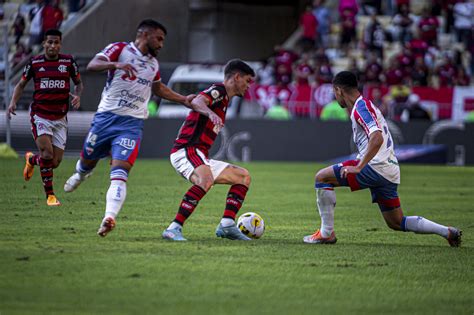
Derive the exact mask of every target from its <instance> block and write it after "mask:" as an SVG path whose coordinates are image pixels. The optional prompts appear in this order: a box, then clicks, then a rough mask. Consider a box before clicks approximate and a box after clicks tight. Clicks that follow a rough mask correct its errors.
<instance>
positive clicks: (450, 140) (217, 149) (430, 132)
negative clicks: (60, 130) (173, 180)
mask: <svg viewBox="0 0 474 315" xmlns="http://www.w3.org/2000/svg"><path fill="white" fill-rule="evenodd" d="M4 115H5V112H4V111H0V117H2V118H3V117H5V116H4ZM68 117H69V118H68V121H69V135H68V144H67V148H66V154H67V155H68V156H78V154H79V151H80V150H81V148H82V144H83V141H84V138H85V136H86V134H87V131H88V128H89V125H90V122H91V120H92V117H93V113H77V112H71V113H70V114H69V115H68ZM182 122H183V120H182V119H157V118H151V119H148V120H146V122H145V130H144V139H143V142H142V143H141V148H140V155H139V156H140V157H142V158H168V156H169V152H170V149H171V147H172V144H173V141H174V139H175V137H176V136H177V134H178V130H179V128H180V127H181V124H182ZM11 127H12V146H13V148H14V149H15V150H17V151H18V152H19V153H22V152H25V151H27V150H33V149H35V145H34V142H33V139H32V137H31V132H30V128H31V126H30V122H29V115H28V113H27V112H24V111H23V112H21V111H19V112H18V113H17V115H16V116H14V117H13V119H12V120H11ZM389 128H390V131H391V133H392V136H393V140H394V142H395V144H396V148H397V147H398V148H400V149H404V150H401V153H400V154H402V155H403V156H405V157H407V156H408V157H410V159H411V162H423V163H430V162H431V163H433V162H435V163H442V164H444V162H443V161H445V162H446V164H455V165H464V164H471V165H474V123H469V124H468V123H464V122H461V121H453V120H441V121H438V122H434V123H432V122H415V121H413V122H409V123H394V122H391V121H389ZM4 141H5V119H0V142H4ZM417 144H418V145H425V146H424V147H423V146H421V147H420V146H418V147H414V146H412V147H402V145H417ZM435 144H443V145H445V146H444V148H443V147H439V146H438V147H433V146H431V147H427V145H435ZM418 149H420V150H421V151H420V154H421V153H423V154H426V153H427V152H433V151H437V153H436V154H444V160H443V158H442V159H440V156H438V158H435V159H433V156H432V155H428V156H427V157H426V159H424V160H423V158H422V159H421V160H419V159H412V158H413V154H416V150H418ZM435 149H436V150H435ZM354 150H355V147H354V144H353V142H352V138H351V124H350V122H321V121H316V120H291V121H271V120H238V119H235V120H229V121H227V122H226V124H225V127H224V129H223V130H222V131H221V132H220V134H219V136H218V137H217V139H216V142H215V144H214V147H213V148H212V150H211V155H212V157H213V158H216V159H221V160H229V161H256V160H267V161H313V162H315V161H329V160H334V159H336V158H338V157H343V156H346V155H350V154H351V153H353V152H354ZM443 152H444V153H443ZM403 156H402V157H403ZM410 159H407V161H410Z"/></svg>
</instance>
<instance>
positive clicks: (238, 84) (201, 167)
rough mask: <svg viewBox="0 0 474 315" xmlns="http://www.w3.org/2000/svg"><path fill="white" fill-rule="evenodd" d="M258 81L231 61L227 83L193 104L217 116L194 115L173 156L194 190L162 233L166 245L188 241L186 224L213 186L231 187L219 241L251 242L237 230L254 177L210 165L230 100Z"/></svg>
mask: <svg viewBox="0 0 474 315" xmlns="http://www.w3.org/2000/svg"><path fill="white" fill-rule="evenodd" d="M254 76H255V73H254V71H253V69H252V68H251V67H250V66H249V65H247V64H246V63H245V62H243V61H241V60H238V59H234V60H230V61H229V62H228V63H227V65H226V66H225V69H224V82H223V83H221V84H214V85H212V86H211V87H209V88H208V89H206V90H204V91H202V92H201V93H199V95H198V96H197V97H196V98H195V99H193V101H192V104H195V105H196V106H203V107H207V108H209V109H210V110H211V113H213V114H214V115H212V116H210V115H203V114H200V113H198V112H196V111H191V112H190V113H189V115H188V117H187V118H186V120H185V121H184V123H183V125H182V127H181V129H180V131H179V135H178V137H177V138H176V140H175V143H174V146H173V149H172V150H171V155H170V161H171V164H172V165H173V167H174V168H175V170H176V172H177V173H178V174H180V175H181V176H183V177H184V178H186V179H187V180H189V181H190V182H191V183H192V184H193V186H192V187H191V188H190V189H189V190H188V191H187V192H186V194H185V195H184V197H183V200H182V201H181V204H180V206H179V210H178V213H177V214H176V217H175V219H174V220H173V222H171V224H170V225H169V226H168V228H167V229H166V230H165V231H164V232H163V234H162V236H163V238H164V239H167V240H173V241H186V239H185V238H184V237H183V235H182V228H183V224H184V222H185V221H186V219H187V218H188V217H189V216H190V215H191V214H192V213H193V211H194V209H195V208H196V207H197V205H198V203H199V201H200V200H201V199H202V198H203V197H204V196H205V195H206V193H207V192H208V191H209V190H210V189H211V187H212V186H213V185H214V184H227V185H231V187H230V189H229V193H228V194H227V200H226V206H225V210H224V215H223V217H222V220H221V222H220V223H219V225H218V226H217V229H216V235H217V236H218V237H223V238H228V239H231V240H245V241H247V240H250V238H248V237H247V236H245V235H244V234H242V233H241V232H240V230H239V229H238V228H237V226H236V224H235V216H236V214H237V212H238V211H239V209H240V207H242V203H243V202H244V199H245V195H246V194H247V191H248V189H249V185H250V175H249V172H248V171H247V170H246V169H244V168H241V167H238V166H235V165H231V164H228V163H225V162H221V161H216V160H212V159H209V149H210V148H211V146H212V144H213V143H214V140H215V139H216V137H217V134H218V133H219V130H220V129H221V128H222V127H223V123H224V122H225V114H226V110H227V106H228V105H229V102H230V100H231V99H232V97H234V96H240V97H242V96H243V95H244V94H245V92H246V91H247V89H248V88H249V85H250V83H251V82H252V80H253V77H254ZM215 115H217V116H216V117H214V116H215Z"/></svg>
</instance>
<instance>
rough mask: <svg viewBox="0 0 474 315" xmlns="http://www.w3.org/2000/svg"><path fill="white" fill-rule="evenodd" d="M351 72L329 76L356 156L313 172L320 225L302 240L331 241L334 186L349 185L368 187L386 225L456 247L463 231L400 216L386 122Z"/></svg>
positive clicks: (396, 168)
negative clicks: (347, 119) (348, 124)
mask: <svg viewBox="0 0 474 315" xmlns="http://www.w3.org/2000/svg"><path fill="white" fill-rule="evenodd" d="M357 86H358V82H357V79H356V76H355V75H354V74H353V73H351V72H349V71H342V72H339V73H338V74H337V75H336V77H335V78H334V80H333V89H334V94H335V96H336V100H337V101H338V103H339V105H341V107H343V108H347V110H348V111H349V113H350V117H351V121H352V130H353V132H354V134H353V136H354V142H355V144H356V145H357V149H358V151H359V155H358V156H357V159H356V160H351V161H345V162H343V163H339V164H336V165H332V166H329V167H326V168H324V169H322V170H320V171H319V172H318V173H317V174H316V184H315V186H316V195H317V205H318V210H319V214H320V216H321V228H320V229H319V230H317V231H316V232H315V233H314V234H313V235H308V236H305V237H304V239H303V241H304V242H305V243H311V244H334V243H336V241H337V239H336V235H335V233H334V208H335V206H336V193H335V192H334V187H338V186H349V187H350V188H351V190H352V191H355V190H360V189H365V188H369V189H370V191H371V193H372V202H374V203H375V202H376V203H378V205H379V208H380V210H381V212H382V215H383V218H384V219H385V222H386V223H387V225H388V227H390V228H391V229H393V230H396V231H404V232H407V231H411V232H415V233H420V234H438V235H440V236H442V237H444V238H446V239H447V241H448V243H449V245H451V246H453V247H458V246H460V245H461V235H462V231H460V230H459V229H457V228H454V227H447V226H444V225H440V224H437V223H435V222H432V221H430V220H427V219H425V218H423V217H419V216H404V215H403V211H402V208H401V207H400V199H399V198H398V193H397V187H398V185H399V184H400V168H399V166H398V161H397V158H396V157H395V154H394V149H393V141H392V136H391V135H390V131H389V130H388V127H387V123H386V121H385V119H384V117H383V116H382V114H381V113H380V111H379V110H378V108H377V107H375V106H374V105H373V104H372V102H371V101H370V100H368V99H366V98H364V97H362V96H361V95H360V93H359V91H358V90H357Z"/></svg>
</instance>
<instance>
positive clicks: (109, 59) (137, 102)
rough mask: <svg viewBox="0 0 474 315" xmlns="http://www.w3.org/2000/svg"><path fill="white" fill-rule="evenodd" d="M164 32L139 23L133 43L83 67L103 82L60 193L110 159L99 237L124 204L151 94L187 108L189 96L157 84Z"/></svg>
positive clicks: (146, 22)
mask: <svg viewBox="0 0 474 315" xmlns="http://www.w3.org/2000/svg"><path fill="white" fill-rule="evenodd" d="M166 33H167V31H166V28H165V27H164V26H163V25H162V24H160V23H158V22H157V21H154V20H150V19H147V20H143V21H142V22H140V24H139V25H138V28H137V33H136V37H135V41H133V42H130V43H126V42H117V43H112V44H110V45H108V46H107V47H105V48H104V49H103V50H102V51H101V52H99V53H98V54H97V55H96V56H95V57H94V58H93V59H92V60H91V61H90V63H89V64H88V66H87V70H90V71H104V70H107V71H108V76H107V83H106V85H105V88H104V91H103V92H102V97H101V101H100V103H99V107H98V110H97V113H96V114H95V116H94V119H93V121H92V125H91V128H90V130H89V134H88V136H87V138H86V139H85V142H84V147H83V150H82V152H81V158H80V159H79V161H77V163H76V171H75V173H74V174H73V175H72V176H71V177H70V178H69V179H68V180H67V181H66V183H65V185H64V190H65V191H66V192H72V191H74V190H75V189H76V188H77V187H78V186H79V185H80V184H81V182H83V181H84V180H85V179H86V178H87V177H89V176H90V175H91V172H92V170H93V169H94V167H95V166H96V165H97V163H98V161H99V160H100V159H102V158H104V157H106V156H108V155H111V158H112V160H111V163H110V165H111V167H110V187H109V189H108V191H107V195H106V207H105V216H104V218H103V220H102V223H101V225H100V227H99V230H98V232H97V234H98V235H99V236H102V237H104V236H106V235H107V234H108V233H109V232H110V231H111V230H112V229H114V227H115V219H116V217H117V215H118V213H119V211H120V210H121V208H122V206H123V203H124V202H125V197H126V194H127V179H128V175H129V172H130V170H131V169H132V166H133V164H134V162H135V160H136V158H137V155H138V150H139V147H140V141H141V139H142V130H143V124H144V119H146V118H147V116H148V109H147V104H148V101H149V99H150V96H151V93H152V92H153V93H155V94H156V95H158V96H160V97H162V98H165V99H167V100H171V101H173V102H177V103H181V104H184V105H187V106H190V103H189V102H190V100H191V99H192V98H193V97H194V95H188V96H186V97H185V96H183V95H181V94H178V93H176V92H174V91H173V90H171V89H169V88H168V87H167V86H166V85H164V84H163V83H162V82H161V77H160V70H159V65H158V61H157V59H156V55H157V54H158V51H159V50H160V49H161V48H162V47H163V43H164V40H165V36H166Z"/></svg>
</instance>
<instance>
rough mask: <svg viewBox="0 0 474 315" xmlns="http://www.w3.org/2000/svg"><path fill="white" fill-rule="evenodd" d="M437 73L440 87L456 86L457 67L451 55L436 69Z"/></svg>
mask: <svg viewBox="0 0 474 315" xmlns="http://www.w3.org/2000/svg"><path fill="white" fill-rule="evenodd" d="M435 73H436V74H437V75H438V79H439V86H440V87H451V86H454V81H455V78H456V77H457V69H456V67H455V66H454V65H453V62H452V60H451V58H450V57H449V56H447V55H446V56H445V57H444V59H443V62H442V64H441V65H440V66H439V67H438V68H437V69H436V71H435Z"/></svg>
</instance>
